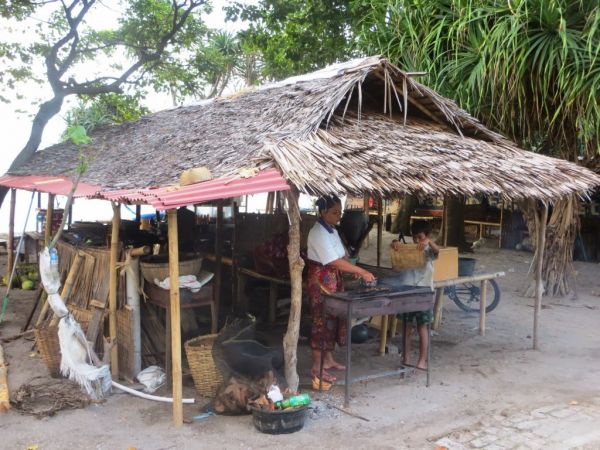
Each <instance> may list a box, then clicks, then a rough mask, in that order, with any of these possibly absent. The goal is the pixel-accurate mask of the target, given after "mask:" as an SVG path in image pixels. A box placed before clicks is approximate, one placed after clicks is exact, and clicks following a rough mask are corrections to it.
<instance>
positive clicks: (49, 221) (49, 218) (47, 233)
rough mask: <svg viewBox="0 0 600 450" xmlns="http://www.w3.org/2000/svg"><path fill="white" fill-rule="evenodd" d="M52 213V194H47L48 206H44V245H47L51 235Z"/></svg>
mask: <svg viewBox="0 0 600 450" xmlns="http://www.w3.org/2000/svg"><path fill="white" fill-rule="evenodd" d="M53 215H54V194H48V206H47V208H46V228H45V230H44V245H45V246H46V247H48V245H49V244H50V238H51V237H52V216H53Z"/></svg>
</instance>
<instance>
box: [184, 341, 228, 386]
mask: <svg viewBox="0 0 600 450" xmlns="http://www.w3.org/2000/svg"><path fill="white" fill-rule="evenodd" d="M217 336H218V334H207V335H205V336H198V337H196V338H193V339H190V340H189V341H187V342H186V343H185V345H184V347H185V354H186V356H187V360H188V364H189V366H190V372H192V378H193V379H194V386H196V391H197V392H198V394H200V395H202V396H204V397H214V396H215V394H216V392H217V388H218V387H219V385H220V384H221V383H222V382H223V377H222V375H221V372H219V370H218V369H217V366H216V365H215V362H214V360H213V356H212V348H213V344H214V342H215V339H216V338H217Z"/></svg>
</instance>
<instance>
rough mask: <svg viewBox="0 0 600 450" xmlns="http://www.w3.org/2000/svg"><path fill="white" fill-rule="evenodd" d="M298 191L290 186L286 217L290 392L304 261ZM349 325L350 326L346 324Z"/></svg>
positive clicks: (293, 381)
mask: <svg viewBox="0 0 600 450" xmlns="http://www.w3.org/2000/svg"><path fill="white" fill-rule="evenodd" d="M299 196H300V194H299V193H298V189H296V187H295V186H292V187H291V189H290V191H288V192H287V200H288V217H289V220H290V228H289V242H290V243H289V244H288V248H287V250H288V259H289V263H290V282H291V286H292V289H291V297H292V298H291V304H290V315H289V319H288V327H287V331H286V333H285V336H284V337H283V356H284V360H285V379H286V381H287V383H288V387H289V388H290V389H291V390H292V391H297V390H298V384H299V381H300V379H299V377H298V370H297V365H298V353H297V350H298V337H299V335H300V318H301V312H302V269H304V260H303V259H302V258H301V257H300V208H299V207H298V197H299ZM348 325H350V324H348Z"/></svg>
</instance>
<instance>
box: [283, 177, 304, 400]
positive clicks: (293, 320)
mask: <svg viewBox="0 0 600 450" xmlns="http://www.w3.org/2000/svg"><path fill="white" fill-rule="evenodd" d="M298 197H299V193H298V190H297V189H296V188H294V187H292V190H291V191H289V192H288V194H287V198H288V217H289V220H290V229H289V240H290V243H289V245H288V249H287V250H288V259H289V263H290V279H291V283H292V293H291V297H292V299H291V305H290V317H289V319H288V328H287V332H286V333H285V336H284V337H283V354H284V358H285V379H286V381H287V384H288V387H289V388H290V389H291V390H292V391H297V390H298V384H299V378H298V370H297V365H298V354H297V350H298V336H299V334H300V319H301V312H302V269H304V260H303V259H302V258H301V257H300V209H299V208H298Z"/></svg>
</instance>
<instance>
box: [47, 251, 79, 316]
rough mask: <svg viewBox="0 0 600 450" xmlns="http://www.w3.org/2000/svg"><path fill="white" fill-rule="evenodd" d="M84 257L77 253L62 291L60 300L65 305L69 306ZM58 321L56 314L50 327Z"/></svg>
mask: <svg viewBox="0 0 600 450" xmlns="http://www.w3.org/2000/svg"><path fill="white" fill-rule="evenodd" d="M84 256H85V255H84V253H83V252H77V254H76V255H75V258H74V259H73V262H72V263H71V267H70V268H69V274H68V275H67V279H66V280H65V284H64V286H63V288H62V290H61V291H60V298H61V299H62V301H63V302H64V303H65V305H66V304H67V302H68V300H69V297H70V296H71V289H72V288H73V283H74V282H75V278H76V277H77V274H78V272H79V266H81V263H82V262H83V259H84ZM58 320H59V319H58V317H57V316H56V314H55V315H54V318H53V319H52V322H51V323H50V326H54V325H56V324H57V323H58Z"/></svg>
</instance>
